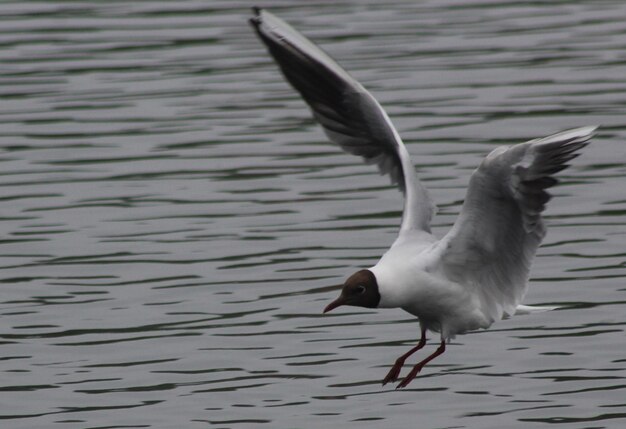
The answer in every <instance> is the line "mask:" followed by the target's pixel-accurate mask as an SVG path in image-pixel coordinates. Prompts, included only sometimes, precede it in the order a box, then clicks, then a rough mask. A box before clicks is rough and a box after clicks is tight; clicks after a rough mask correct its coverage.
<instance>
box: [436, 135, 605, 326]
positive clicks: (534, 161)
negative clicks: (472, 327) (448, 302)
mask: <svg viewBox="0 0 626 429" xmlns="http://www.w3.org/2000/svg"><path fill="white" fill-rule="evenodd" d="M595 129H596V128H595V127H584V128H578V129H574V130H569V131H564V132H562V133H558V134H554V135H551V136H549V137H546V138H543V139H537V140H531V141H529V142H526V143H521V144H518V145H515V146H512V147H499V148H497V149H495V150H494V151H492V152H491V153H490V154H489V155H488V156H487V158H485V160H484V161H483V162H482V163H481V165H480V166H479V167H478V169H477V170H476V171H475V172H474V173H473V174H472V177H471V179H470V184H469V188H468V190H467V196H466V197H465V202H464V203H463V207H462V209H461V213H460V215H459V217H458V219H457V221H456V223H455V224H454V226H453V227H452V229H451V230H450V232H448V234H447V235H446V236H445V237H444V238H443V239H442V240H441V242H440V243H439V245H438V246H439V251H440V252H441V260H440V266H439V269H440V270H441V271H442V272H443V274H444V275H445V276H446V277H447V278H449V279H450V280H452V281H455V282H457V283H460V284H462V285H464V286H466V287H468V288H471V289H473V291H474V292H475V293H476V295H477V296H478V297H479V299H480V301H481V305H482V310H483V313H484V314H485V316H486V317H487V318H489V319H490V321H493V320H498V319H501V318H502V316H503V315H504V314H507V315H512V314H513V313H514V312H515V307H516V306H517V305H518V304H519V303H520V301H521V300H522V298H523V296H524V294H525V293H526V289H527V280H528V274H529V269H530V264H531V262H532V259H533V257H534V255H535V252H536V250H537V247H538V246H539V244H540V243H541V240H542V239H543V237H544V235H545V227H544V224H543V221H542V219H541V212H543V210H544V208H545V204H546V203H547V202H548V200H549V199H550V194H548V193H547V192H546V189H547V188H549V187H551V186H553V185H555V184H556V183H557V180H556V179H555V178H553V177H552V175H553V174H555V173H557V172H559V171H561V170H563V169H565V168H567V167H568V165H567V164H566V163H567V162H568V161H570V160H572V159H573V158H575V157H576V156H578V154H577V153H576V152H577V151H578V150H580V149H581V148H583V147H584V146H586V145H587V144H588V140H589V139H590V138H591V137H592V135H593V132H594V131H595Z"/></svg>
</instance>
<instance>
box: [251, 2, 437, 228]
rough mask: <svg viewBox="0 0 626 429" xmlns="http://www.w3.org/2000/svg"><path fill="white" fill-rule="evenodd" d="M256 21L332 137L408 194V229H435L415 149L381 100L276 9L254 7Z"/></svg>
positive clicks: (271, 50)
mask: <svg viewBox="0 0 626 429" xmlns="http://www.w3.org/2000/svg"><path fill="white" fill-rule="evenodd" d="M254 10H255V13H256V16H254V17H253V18H252V19H251V20H250V22H251V23H252V26H253V27H254V29H255V30H256V32H257V34H258V35H259V37H260V38H261V40H262V41H263V43H265V45H266V46H267V48H268V50H269V53H270V54H271V55H272V57H274V60H276V62H277V63H278V65H279V66H280V69H281V70H282V72H283V74H284V75H285V77H286V78H287V80H288V81H289V83H291V85H292V86H293V87H294V88H295V89H296V90H297V91H298V92H299V93H300V95H302V97H303V98H304V101H306V103H307V104H308V105H309V107H310V108H311V110H312V112H313V116H314V117H315V119H317V121H318V122H319V123H320V124H321V125H322V127H323V129H324V131H325V133H326V135H327V136H328V138H329V139H330V140H331V141H333V142H334V143H336V144H338V145H339V146H341V148H342V149H343V150H344V151H346V152H348V153H351V154H353V155H359V156H362V157H363V158H364V159H365V161H366V162H367V163H369V164H377V165H378V168H379V170H380V171H381V173H382V174H389V175H390V176H391V181H392V183H396V184H397V185H398V187H399V188H400V189H401V190H402V192H403V193H404V196H405V204H404V214H403V217H402V225H401V227H400V229H401V231H403V230H414V229H418V230H423V231H428V232H430V219H431V217H432V215H433V212H434V210H435V206H434V204H433V203H432V200H431V199H430V197H429V196H428V192H427V191H426V188H425V187H424V186H423V185H422V184H421V183H420V181H419V180H418V179H417V176H416V174H415V169H414V167H413V164H412V163H411V159H410V157H409V154H408V152H407V150H406V148H405V146H404V144H403V143H402V140H401V139H400V137H399V136H398V133H397V131H396V130H395V128H394V127H393V125H392V124H391V121H390V120H389V117H388V116H387V114H386V113H385V111H384V110H383V109H382V107H381V106H380V104H378V102H377V101H376V99H375V98H374V97H373V96H372V95H371V94H370V93H369V92H368V91H367V90H366V89H365V88H364V87H363V86H362V85H361V84H360V83H359V82H357V81H356V80H355V79H354V78H353V77H351V76H350V75H349V74H348V73H347V72H346V71H345V70H344V69H343V68H341V66H339V64H337V63H336V62H335V61H334V60H333V59H332V58H330V57H329V56H328V55H327V54H326V53H325V52H323V51H322V50H321V49H320V48H318V47H317V46H315V44H313V42H311V41H310V40H309V39H307V38H306V37H304V36H303V35H302V34H300V33H299V32H298V31H297V30H295V29H294V28H292V27H291V26H290V25H289V24H287V23H286V22H284V21H283V20H281V19H280V18H278V17H276V16H274V15H272V14H271V13H269V12H267V11H265V10H261V9H254Z"/></svg>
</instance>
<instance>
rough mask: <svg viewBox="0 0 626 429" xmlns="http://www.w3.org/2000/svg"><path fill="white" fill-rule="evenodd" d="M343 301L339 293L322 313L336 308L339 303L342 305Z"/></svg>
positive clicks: (344, 301)
mask: <svg viewBox="0 0 626 429" xmlns="http://www.w3.org/2000/svg"><path fill="white" fill-rule="evenodd" d="M345 303H346V300H345V298H344V297H343V295H339V298H337V299H336V300H334V301H333V302H331V303H330V304H328V305H327V306H326V308H325V309H324V313H328V312H329V311H330V310H332V309H334V308H337V307H339V306H340V305H344V304H345Z"/></svg>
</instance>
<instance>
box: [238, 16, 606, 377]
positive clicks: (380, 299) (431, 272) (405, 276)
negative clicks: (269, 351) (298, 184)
mask: <svg viewBox="0 0 626 429" xmlns="http://www.w3.org/2000/svg"><path fill="white" fill-rule="evenodd" d="M253 11H254V16H253V17H252V18H251V19H250V23H251V24H252V27H253V28H254V30H256V33H257V34H258V36H259V38H260V39H261V41H262V42H263V43H264V44H265V45H266V46H267V49H268V51H269V53H270V55H271V56H272V57H273V58H274V60H275V61H276V63H278V66H279V67H280V70H281V71H282V73H283V74H284V76H285V78H286V79H287V81H288V82H289V83H290V84H291V85H292V86H293V87H294V88H295V89H296V91H298V92H299V93H300V95H301V96H302V98H303V99H304V101H305V102H306V103H307V104H308V105H309V107H310V108H311V111H312V113H313V116H314V117H315V119H316V120H317V121H318V122H319V123H320V124H321V126H322V128H323V130H324V132H325V133H326V135H327V137H328V138H329V139H330V140H331V141H332V142H334V143H335V144H337V145H338V146H339V147H341V149H343V150H344V151H346V152H348V153H350V154H353V155H358V156H361V157H363V158H364V160H365V162H366V163H368V164H376V165H377V166H378V168H379V170H380V172H381V173H382V174H388V175H389V176H390V177H391V181H392V183H394V184H396V185H397V187H398V188H399V189H400V191H401V192H402V193H403V194H404V210H403V214H402V221H401V224H400V232H399V234H398V237H397V239H396V240H395V241H394V242H393V244H392V245H391V247H390V248H389V250H387V252H386V253H385V254H383V255H382V257H381V258H380V260H379V261H378V262H377V263H376V264H375V265H374V266H373V267H371V268H368V269H362V270H359V271H357V272H356V273H354V274H352V275H351V276H349V277H348V279H347V280H346V281H345V283H344V284H343V285H342V286H341V287H342V289H341V293H340V295H339V297H338V298H337V299H336V300H334V301H332V302H331V303H330V304H328V305H327V306H326V308H325V309H324V313H326V312H329V311H331V310H333V309H335V308H337V307H339V306H343V305H349V306H357V307H365V308H401V309H403V310H404V311H406V312H408V313H410V314H412V315H413V316H415V317H417V319H418V321H419V326H420V330H421V338H420V340H419V342H418V343H417V345H415V346H414V347H413V348H411V349H410V350H409V351H408V352H406V353H405V354H403V355H402V356H400V357H399V358H398V359H397V360H396V361H395V363H394V364H393V366H392V367H391V369H390V370H389V373H388V374H387V376H386V377H385V378H384V379H383V382H382V383H383V385H385V384H387V383H389V382H395V381H397V380H398V378H399V375H400V371H401V369H402V367H403V365H404V363H405V361H406V360H407V359H408V358H409V356H411V355H412V354H413V353H415V352H416V351H418V350H419V349H421V348H423V347H424V346H425V344H426V332H427V331H431V332H434V333H438V334H439V336H440V344H439V347H437V349H436V350H435V351H434V352H433V353H432V354H430V355H429V356H427V357H426V358H425V359H423V360H422V361H420V362H419V363H417V364H416V365H415V366H413V368H412V369H411V370H410V372H409V373H408V374H407V375H406V376H405V377H404V378H403V379H402V380H401V382H400V383H399V384H398V386H397V387H396V388H403V387H406V386H407V385H408V384H409V383H410V382H411V381H412V380H413V379H414V378H415V377H416V376H417V374H418V373H419V372H420V371H421V370H422V368H423V367H424V366H425V365H426V364H427V363H428V362H430V361H432V360H433V359H435V358H436V357H437V356H439V355H441V354H442V353H444V352H445V350H446V342H447V341H449V340H450V339H452V338H454V337H455V336H456V335H457V334H463V333H466V332H468V331H472V330H476V329H486V328H488V327H489V326H491V324H492V323H493V322H495V321H496V320H500V319H503V318H506V317H509V316H512V315H514V314H528V313H533V312H537V311H546V310H551V309H554V308H556V307H537V306H528V305H521V301H522V299H523V297H524V294H525V293H526V291H527V289H528V277H529V271H530V265H531V262H532V259H533V257H534V256H535V252H536V251H537V248H538V247H539V244H540V243H541V240H542V239H543V237H544V235H545V233H546V227H545V225H544V222H543V220H542V218H541V213H542V212H543V211H544V209H545V206H546V203H547V202H548V200H550V198H551V196H550V194H549V193H548V192H547V191H546V190H547V189H548V188H550V187H552V186H554V185H555V184H556V183H557V180H556V179H555V178H554V177H553V175H554V174H556V173H558V172H559V171H561V170H564V169H565V168H567V167H568V164H567V162H569V161H570V160H572V159H574V158H575V157H577V156H578V155H579V154H578V153H577V152H578V151H579V150H580V149H582V148H583V147H585V146H586V145H587V144H588V143H589V139H590V138H591V137H592V136H593V133H594V131H595V130H596V128H597V127H594V126H587V127H582V128H576V129H572V130H568V131H563V132H560V133H557V134H553V135H550V136H548V137H544V138H539V139H535V140H530V141H527V142H525V143H519V144H515V145H512V146H502V147H498V148H496V149H494V150H493V151H491V153H489V154H488V155H487V157H486V158H485V159H484V160H483V161H482V162H481V164H480V165H479V166H478V168H477V169H476V170H475V171H474V172H473V173H472V176H471V178H470V181H469V186H468V189H467V194H466V196H465V200H464V202H463V205H462V207H461V212H460V214H459V216H458V218H457V220H456V222H455V223H454V225H453V226H452V228H451V229H450V231H449V232H448V233H447V234H446V235H444V236H443V237H442V238H441V239H438V238H437V237H435V236H434V235H433V234H432V233H431V228H430V222H431V219H432V217H433V215H434V213H435V211H436V206H435V204H434V203H433V200H432V199H431V197H430V196H429V193H428V191H427V190H426V188H425V187H424V185H423V184H422V183H421V182H420V181H419V179H418V178H417V175H416V173H415V169H414V166H413V164H412V162H411V159H410V156H409V153H408V152H407V149H406V147H405V146H404V144H403V142H402V140H401V139H400V136H399V135H398V132H397V131H396V129H395V128H394V126H393V125H392V123H391V121H390V119H389V117H388V116H387V113H386V112H385V111H384V110H383V108H382V107H381V106H380V104H379V103H378V101H376V99H375V98H374V97H373V96H372V95H371V94H370V93H369V92H368V91H367V90H366V89H365V88H364V87H363V86H362V85H361V84H360V83H359V82H358V81H356V80H355V79H354V78H353V77H352V76H350V75H349V74H348V72H346V71H345V70H344V69H343V68H342V67H341V66H339V64H337V63H336V62H335V61H334V60H333V59H332V58H331V57H330V56H328V55H327V54H326V53H325V52H324V51H322V50H321V49H320V48H319V47H317V46H316V45H315V44H314V43H313V42H311V41H310V40H309V39H307V38H306V37H305V36H303V35H302V34H301V33H299V32H298V31H297V30H295V29H294V28H293V27H291V26H290V25H289V24H287V23H286V22H284V21H283V20H281V19H280V18H278V17H277V16H275V15H273V14H271V13H270V12H267V11H266V10H263V9H260V8H253Z"/></svg>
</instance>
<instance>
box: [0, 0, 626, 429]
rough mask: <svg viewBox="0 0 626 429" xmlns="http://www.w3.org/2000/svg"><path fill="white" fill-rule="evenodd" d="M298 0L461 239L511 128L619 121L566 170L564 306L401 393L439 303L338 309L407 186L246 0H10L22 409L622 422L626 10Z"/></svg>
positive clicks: (183, 416) (9, 383) (2, 50)
mask: <svg viewBox="0 0 626 429" xmlns="http://www.w3.org/2000/svg"><path fill="white" fill-rule="evenodd" d="M274 5H275V7H274V8H273V10H274V11H275V12H277V13H278V14H280V15H281V16H283V17H284V18H286V19H288V20H289V21H290V22H292V23H293V24H294V25H296V26H298V28H300V29H301V30H302V31H304V32H305V33H307V34H308V35H310V36H311V37H313V38H314V39H315V40H317V41H318V42H319V43H320V44H322V45H323V46H324V48H325V49H326V50H327V51H328V52H329V53H331V54H332V55H333V56H335V57H337V58H339V59H340V62H341V63H342V64H343V65H345V66H346V67H347V68H348V69H350V70H351V71H352V73H353V74H354V75H355V76H356V77H357V78H358V79H360V80H361V81H362V82H363V83H364V84H365V85H366V86H367V87H368V88H370V89H371V90H372V92H373V93H374V94H375V95H376V96H377V97H378V98H379V99H380V101H381V102H382V104H383V105H384V106H385V107H386V108H387V110H388V112H389V113H390V115H391V117H392V119H393V120H394V123H395V124H396V126H397V128H398V129H399V131H400V133H401V134H402V136H403V137H404V139H405V141H406V142H407V146H408V148H409V151H410V152H411V153H412V154H413V157H414V161H415V163H416V165H417V167H418V170H419V174H420V177H422V178H423V180H424V181H425V182H426V184H427V185H428V187H429V188H430V189H431V192H432V195H433V197H434V198H435V199H436V201H437V203H438V205H439V207H440V213H439V215H438V216H437V218H436V219H435V230H436V233H438V234H442V233H444V232H445V231H446V229H447V228H448V227H449V226H450V225H451V224H452V222H453V221H454V219H455V217H456V214H457V213H458V210H459V207H460V203H461V201H462V199H463V195H464V190H465V187H466V184H467V181H468V177H469V175H470V174H471V172H472V170H473V169H474V168H475V167H476V165H477V164H478V163H479V162H480V160H481V159H482V157H483V156H484V155H485V154H486V153H488V152H489V151H490V150H491V149H493V147H495V146H497V145H500V144H509V143H514V142H517V141H521V140H524V139H528V138H533V137H537V136H542V135H547V134H549V133H552V132H555V131H558V130H561V129H566V128H573V127H577V126H583V125H590V124H601V125H602V126H603V127H602V129H601V131H600V133H599V136H598V137H597V138H596V139H595V141H594V143H593V144H592V146H590V147H589V148H588V150H586V151H585V153H584V154H583V156H581V157H580V158H579V159H577V160H576V161H575V162H574V165H573V167H572V168H570V169H569V170H567V171H565V172H564V174H563V175H562V176H561V177H562V178H563V180H562V184H561V186H559V187H557V188H555V190H554V194H555V199H554V200H553V201H552V203H551V205H550V208H549V210H548V221H549V224H550V229H549V234H548V236H547V237H546V240H545V243H544V246H543V248H542V249H541V250H540V252H539V255H538V258H537V260H536V262H535V265H534V270H533V276H532V280H531V289H530V292H529V296H528V297H527V300H526V301H527V302H528V303H544V304H559V305H562V306H564V309H562V310H559V311H554V312H550V313H546V314H539V315H533V316H526V317H517V318H513V319H511V320H508V321H504V322H500V323H498V324H496V325H495V326H494V327H493V329H491V330H489V331H485V332H476V333H471V334H468V335H465V336H462V337H459V338H457V339H456V340H455V341H454V342H453V343H452V344H451V346H450V349H449V353H447V354H446V355H444V356H443V357H442V358H440V360H438V361H436V362H434V363H433V364H432V365H431V366H430V367H428V368H427V369H426V370H425V371H424V373H423V375H422V376H421V377H420V378H419V379H417V380H415V381H414V382H413V383H412V384H411V385H410V386H409V387H410V388H409V389H407V390H406V391H402V392H396V391H394V390H393V387H389V386H387V387H385V388H381V387H380V384H379V383H380V380H381V379H382V378H383V376H384V375H385V374H386V372H387V368H388V366H389V365H390V364H391V363H392V362H393V360H394V359H395V358H396V357H397V356H398V355H399V354H400V353H402V352H403V351H404V350H405V349H406V348H408V347H409V346H410V345H412V344H413V343H414V342H415V340H416V339H417V336H418V334H419V332H418V326H417V324H416V323H415V321H414V320H412V318H411V317H409V316H408V315H407V314H404V313H402V312H400V311H369V310H368V311H361V310H356V309H347V310H344V311H340V312H337V313H335V314H329V315H324V316H323V315H322V314H321V310H322V308H323V306H324V304H325V303H327V301H328V299H330V298H331V297H333V296H334V295H335V293H336V292H335V288H334V287H333V286H332V285H335V284H338V283H340V282H341V281H342V280H343V278H344V276H345V275H346V274H348V273H349V272H351V271H353V270H354V269H355V268H357V267H364V266H369V265H371V264H373V263H374V262H375V261H376V259H377V257H378V256H379V255H380V254H381V252H382V251H384V250H385V249H386V248H387V247H388V245H389V244H390V243H391V241H392V240H393V239H394V237H395V234H396V228H397V225H398V223H399V215H400V210H401V198H400V195H399V194H398V193H397V192H396V191H395V190H394V189H393V188H391V187H389V186H387V185H388V183H387V179H386V178H381V177H379V176H378V175H377V174H376V172H375V169H373V168H372V167H371V166H365V165H361V164H360V162H359V161H358V159H354V158H352V157H350V156H348V155H345V154H343V153H341V152H340V151H339V150H338V149H337V148H335V147H333V146H332V145H330V144H328V143H327V142H326V139H325V138H324V136H323V135H322V133H321V132H320V130H319V129H318V128H317V126H316V125H315V124H314V122H313V121H312V120H311V119H310V115H309V113H308V111H307V109H306V107H305V106H304V105H303V103H302V102H301V101H300V100H299V98H298V96H297V95H296V94H295V93H294V92H293V91H292V90H291V89H290V88H289V87H287V85H286V84H285V83H284V82H283V79H282V77H281V76H280V75H279V74H278V73H277V71H276V68H275V66H274V65H273V64H272V63H271V62H270V60H269V58H268V56H267V55H266V53H265V51H264V49H263V48H262V47H261V45H260V44H259V42H258V41H257V40H256V39H255V37H254V35H253V34H252V32H251V31H250V28H249V27H248V25H247V23H246V20H247V17H248V15H249V14H250V13H249V9H248V8H249V6H250V5H249V4H248V3H246V2H226V1H211V2H208V3H207V2H193V1H182V2H169V3H168V2H153V1H145V2H132V3H130V2H129V3H124V2H116V3H103V2H90V1H72V2H54V1H47V2H25V3H23V2H4V3H2V4H1V5H0V16H1V18H0V20H1V21H2V25H1V26H0V57H1V58H2V66H1V67H0V97H1V98H2V104H1V108H0V145H1V147H2V152H0V165H2V167H3V168H2V169H0V179H1V180H0V204H1V211H0V221H1V224H2V231H4V233H3V235H2V237H0V246H1V247H0V251H1V255H2V262H1V264H2V265H1V267H2V272H1V276H0V283H1V286H2V289H1V290H2V298H1V299H0V302H1V305H0V315H1V316H2V320H3V325H2V326H3V328H2V330H1V339H0V341H1V342H2V353H0V369H1V371H2V374H3V377H2V380H3V381H2V383H1V385H0V391H3V392H4V395H3V401H2V403H3V407H2V410H1V411H0V419H2V420H4V421H5V422H4V423H3V425H2V427H15V428H33V427H50V426H51V425H52V424H53V423H60V424H61V426H62V427H70V428H73V427H76V428H78V427H80V428H83V427H93V428H95V427H99V428H103V427H107V428H122V427H124V428H130V427H133V428H134V427H181V426H182V427H196V426H197V427H207V426H208V427H216V428H235V427H236V428H240V427H254V428H256V427H277V428H296V427H307V428H312V427H329V426H340V427H362V426H363V425H371V426H372V427H381V426H382V427H399V426H401V425H402V427H405V426H406V424H407V423H409V424H410V423H411V422H415V421H416V420H415V419H416V418H419V422H420V423H419V424H420V427H424V428H440V427H456V428H460V427H462V428H484V427H532V426H533V425H541V424H544V423H555V424H561V425H565V426H566V427H571V428H590V427H593V428H617V427H622V426H623V425H624V424H626V422H625V420H626V406H625V405H624V400H623V399H622V398H623V394H622V392H623V390H624V381H623V380H624V377H626V371H625V368H626V359H625V358H624V321H623V319H624V317H623V315H624V309H625V308H626V307H625V305H626V298H625V297H624V292H625V291H626V288H625V287H624V284H623V283H624V282H623V279H624V276H625V274H624V266H625V265H624V254H625V252H624V245H623V243H624V236H625V234H626V226H625V225H626V222H625V220H624V219H625V217H624V215H625V214H626V197H624V195H623V193H621V192H620V190H621V189H622V188H623V186H622V181H623V178H624V175H625V173H626V170H625V169H624V162H623V156H624V153H625V152H624V149H623V141H624V139H625V138H626V127H624V103H625V99H624V94H625V93H626V78H625V76H626V62H625V61H624V55H623V53H624V51H625V49H626V36H625V34H626V24H624V22H623V21H624V20H623V19H622V17H623V16H625V14H626V7H625V6H624V5H623V4H622V3H621V2H618V1H579V2H557V3H554V2H546V3H519V2H513V1H498V2H494V3H489V4H486V3H480V2H478V1H475V2H474V1H465V2H456V1H448V0H446V1H443V2H442V1H427V2H412V1H408V0H407V1H404V0H394V1H393V2H386V3H380V2H373V1H368V2H358V3H355V2H332V3H328V2H316V3H315V4H310V5H306V6H305V5H300V4H295V3H293V4H288V2H287V3H285V2H274ZM266 6H267V7H271V6H272V4H268V5H266ZM431 347H432V346H428V347H427V349H428V350H427V352H429V351H430V350H432V348H431Z"/></svg>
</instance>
